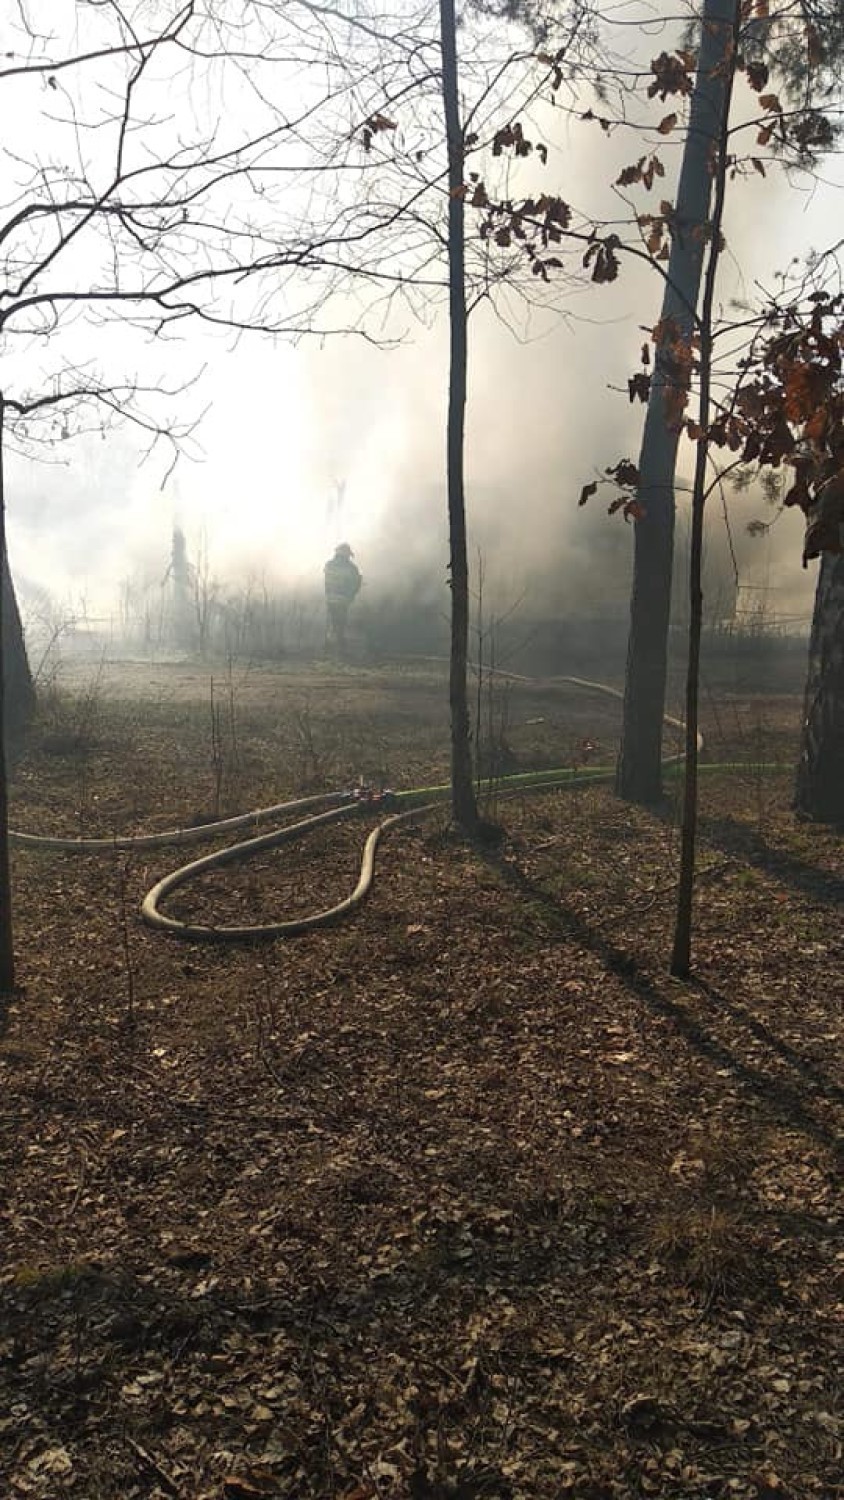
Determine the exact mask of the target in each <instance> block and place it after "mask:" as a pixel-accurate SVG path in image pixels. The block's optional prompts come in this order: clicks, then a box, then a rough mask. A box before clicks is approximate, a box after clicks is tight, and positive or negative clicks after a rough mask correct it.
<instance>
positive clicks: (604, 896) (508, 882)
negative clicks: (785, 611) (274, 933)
mask: <svg viewBox="0 0 844 1500" xmlns="http://www.w3.org/2000/svg"><path fill="white" fill-rule="evenodd" d="M118 688H119V690H120V692H121V693H122V694H123V695H124V696H121V697H117V696H115V694H116V692H117V690H118ZM214 694H215V703H216V705H217V711H216V714H212V711H211V703H210V693H209V683H208V675H207V674H206V673H204V672H200V671H193V672H192V673H188V672H187V671H186V670H184V669H177V668H170V669H167V670H166V671H164V670H158V671H153V670H152V669H149V668H141V667H136V668H134V678H133V680H131V681H130V682H129V683H128V686H127V685H126V682H125V679H124V682H123V686H120V683H119V681H118V679H116V678H112V676H111V675H110V673H106V674H104V675H103V676H101V677H99V676H96V674H95V675H94V676H93V677H91V678H89V680H88V681H87V683H86V682H85V681H82V682H80V683H79V684H77V685H76V686H75V687H74V688H73V689H72V690H70V691H68V690H65V691H64V692H62V693H54V694H53V695H52V696H48V700H47V702H46V703H45V705H44V707H43V713H42V722H41V724H40V727H39V733H38V736H37V739H36V742H35V744H34V745H33V748H32V750H31V752H30V753H29V754H28V756H27V759H26V760H25V761H24V762H23V764H21V766H20V767H19V769H18V772H17V776H16V782H15V787H14V797H13V821H14V823H15V824H16V825H17V826H19V827H26V828H30V829H36V828H37V829H38V830H39V831H45V832H47V831H49V832H68V833H76V832H78V831H80V830H81V831H82V832H83V833H89V834H103V833H106V834H108V833H111V832H115V831H119V832H125V831H130V830H132V829H137V828H141V827H143V828H149V829H152V828H161V827H167V826H172V825H173V824H177V823H180V822H186V821H190V820H192V819H195V818H202V817H208V816H210V815H211V814H212V813H214V812H215V811H217V810H218V809H219V810H220V811H222V812H225V811H232V810H243V809H246V808H248V807H250V806H254V805H257V804H260V803H266V802H269V801H275V800H278V798H279V797H281V796H283V795H284V794H285V793H288V792H290V793H292V792H294V791H298V790H303V789H313V788H315V787H317V786H319V785H320V784H322V785H336V784H337V783H338V781H339V782H342V781H343V780H345V779H347V778H350V777H352V776H353V775H356V774H357V773H363V774H364V775H366V776H370V777H375V778H377V777H380V776H382V775H383V776H384V777H385V778H386V779H387V780H389V781H390V782H391V783H392V784H393V785H396V786H399V785H416V784H419V783H425V782H430V781H435V782H436V781H440V780H442V779H443V774H444V772H445V769H446V766H445V758H444V757H445V746H446V729H445V722H444V714H443V703H442V696H443V695H442V687H441V683H440V682H439V681H438V679H437V677H436V674H435V672H434V670H433V669H431V670H429V671H428V672H425V671H422V670H416V671H412V672H411V671H407V672H404V673H399V672H393V673H387V672H375V671H370V672H358V673H351V672H349V673H344V672H332V671H330V670H328V669H324V670H322V671H320V672H314V673H311V674H309V675H305V674H302V673H298V674H297V673H294V672H281V671H278V670H273V671H272V672H270V671H269V670H263V671H254V672H250V673H245V672H244V673H241V672H238V671H235V672H234V673H233V674H232V675H231V676H230V677H229V676H227V674H225V673H222V674H221V675H220V678H219V679H218V680H217V681H215V688H214ZM488 708H489V711H490V712H491V714H492V718H493V720H494V726H497V727H496V729H495V736H494V737H497V742H498V743H499V745H500V746H501V745H503V747H504V748H506V751H507V756H508V757H509V762H508V763H509V764H510V765H511V766H512V767H514V768H524V767H527V766H529V765H536V764H538V765H543V764H544V765H547V764H552V763H553V761H554V758H555V757H556V759H557V760H560V759H562V760H566V759H569V758H570V756H571V755H572V754H574V755H575V757H576V756H578V755H580V754H582V753H583V752H582V750H581V749H580V748H579V747H580V746H581V745H582V741H583V740H585V739H587V738H588V739H590V740H592V741H597V742H600V744H601V745H602V746H603V747H604V749H603V757H604V758H606V759H610V758H611V754H610V752H611V748H612V743H613V738H614V735H615V733H616V732H617V721H616V717H615V713H616V711H615V709H614V707H613V705H612V704H611V703H610V702H609V700H602V699H598V698H592V697H588V698H584V697H579V698H578V697H575V695H573V694H571V693H569V694H559V693H556V694H551V693H550V692H549V691H542V690H540V689H537V690H535V691H530V692H529V691H528V690H527V689H524V688H520V689H518V690H517V691H513V692H512V693H511V694H510V696H509V699H508V701H507V702H506V703H504V702H503V701H502V700H501V699H500V698H499V699H498V700H496V702H495V703H493V704H490V705H488ZM797 711H798V710H797V706H796V704H795V702H794V701H793V700H777V701H773V700H771V701H769V702H767V703H764V704H763V703H756V704H753V703H751V702H750V701H745V702H738V701H735V702H733V703H730V702H728V701H725V700H723V699H722V700H720V701H718V702H715V701H714V700H713V701H712V703H711V704H710V712H709V731H710V748H711V753H712V755H713V756H714V757H715V758H717V759H730V760H733V759H741V760H743V761H745V762H747V764H746V767H745V769H743V770H741V771H732V772H730V773H725V772H717V771H716V772H712V773H710V774H709V775H707V777H706V778H705V781H704V810H703V832H704V843H703V847H702V851H701V872H702V873H701V881H700V894H699V903H698V908H699V909H698V920H699V937H698V942H697V959H698V978H697V980H696V982H695V983H694V984H692V985H679V984H677V983H674V982H671V981H669V979H668V978H667V977H666V973H665V968H666V962H665V952H666V942H667V937H668V934H669V931H670V922H671V903H672V894H673V879H674V870H675V864H676V849H677V834H676V829H675V827H674V823H673V818H672V814H671V810H670V809H668V810H667V812H666V816H665V818H664V819H662V820H660V819H656V818H651V817H648V816H646V815H645V814H643V813H640V812H637V811H631V810H630V809H629V808H626V807H624V806H622V805H620V804H618V803H617V802H616V801H615V800H614V799H613V797H612V795H611V793H610V792H609V791H608V790H606V789H603V788H597V787H596V788H592V789H588V790H583V791H579V792H569V793H567V794H545V795H543V796H541V797H524V798H518V799H515V800H512V801H508V802H506V803H501V804H500V805H499V807H498V816H499V818H500V819H501V820H502V821H503V822H504V823H505V825H506V837H505V839H504V840H503V842H502V843H501V844H500V846H499V847H497V848H496V849H495V850H494V851H487V852H485V853H484V852H476V851H473V850H471V849H469V848H467V847H466V846H465V845H462V844H460V843H459V842H457V841H455V840H454V839H453V838H452V837H451V836H450V835H449V833H448V830H447V829H446V828H445V826H444V823H443V821H442V819H439V820H435V821H434V822H428V823H424V824H420V825H418V826H415V827H412V828H410V829H406V830H405V831H403V832H402V833H401V834H397V835H396V836H395V837H393V838H390V839H388V840H387V841H386V843H385V844H384V846H383V851H382V854H381V856H380V863H379V874H378V878H377V881H376V886H375V890H374V893H373V896H372V897H371V899H370V901H369V903H368V904H367V905H366V907H365V908H363V909H362V911H361V912H360V913H359V915H358V916H357V918H356V919H355V920H354V921H352V922H350V923H348V924H346V925H344V926H342V927H339V928H336V929H334V930H330V931H325V932H318V933H314V934H312V935H311V936H308V937H306V938H301V939H298V940H296V941H294V942H289V943H287V944H269V945H268V944H265V945H253V946H251V947H250V946H238V947H217V946H201V947H192V946H187V945H184V944H180V943H178V942H174V941H172V940H168V939H166V938H164V937H160V936H157V935H154V934H153V933H151V932H149V931H147V930H146V929H145V928H143V927H142V926H141V925H140V923H139V921H138V918H137V916H136V912H137V906H138V902H139V900H140V897H141V896H142V894H143V892H144V891H145V889H146V888H147V887H148V886H149V885H150V884H151V883H152V881H153V880H154V879H156V878H157V877H158V876H159V875H160V874H162V873H163V872H164V871H165V870H166V869H167V868H169V867H170V866H171V865H172V863H175V862H179V856H178V853H174V854H173V855H172V857H171V856H170V855H169V853H167V852H166V851H165V852H164V853H162V852H157V853H155V854H153V855H150V854H146V855H142V854H137V855H135V856H133V857H132V858H128V859H127V858H123V857H117V856H112V857H102V856H101V857H99V858H93V857H89V856H85V857H79V856H74V857H69V856H56V855H49V856H47V855H37V854H33V853H30V852H26V853H24V852H22V851H20V852H18V853H17V854H16V855H15V897H16V903H17V913H18V950H19V956H20V973H21V982H22V988H21V993H20V995H19V996H18V997H17V998H16V1000H15V1003H14V1004H13V1006H12V1008H11V1011H10V1013H9V1016H8V1023H7V1025H6V1028H5V1031H4V1033H3V1035H2V1038H0V1078H2V1096H0V1097H2V1103H0V1119H2V1132H3V1136H2V1144H3V1155H4V1171H3V1181H4V1183H5V1185H6V1192H5V1201H4V1203H3V1208H2V1233H3V1257H2V1271H0V1298H2V1325H0V1453H2V1456H0V1475H2V1480H1V1481H0V1489H1V1490H2V1493H3V1494H4V1495H6V1494H8V1495H10V1496H12V1497H14V1500H20V1497H26V1496H33V1497H39V1500H64V1497H65V1496H67V1497H71V1500H118V1497H119V1500H141V1497H144V1500H153V1497H157V1500H163V1497H180V1500H212V1497H213V1500H253V1497H263V1496H278V1497H284V1500H328V1497H330V1500H376V1497H378V1496H382V1497H384V1500H405V1497H408V1500H482V1497H489V1500H504V1497H511V1500H528V1497H543V1500H552V1497H558V1496H572V1497H574V1500H627V1497H631V1496H654V1497H663V1500H677V1497H686V1496H689V1497H696V1500H716V1497H717V1500H721V1497H723V1500H733V1497H736V1500H751V1497H752V1500H802V1497H810V1496H811V1497H818V1500H832V1497H833V1496H835V1495H838V1494H841V1493H842V1490H841V1488H840V1474H841V1472H842V1463H841V1459H842V1432H841V1423H840V1413H839V1412H838V1411H837V1409H836V1388H835V1369H836V1355H837V1354H840V1331H841V1324H840V1313H841V1304H840V1301H837V1296H838V1291H837V1289H836V1280H835V1271H836V1265H837V1266H838V1267H839V1269H840V1265H841V1241H840V1225H841V1219H840V1207H841V1205H840V1199H838V1198H836V1175H835V1171H836V1157H835V1148H836V1127H837V1125H838V1124H839V1123H840V1117H841V1107H842V1103H844V1088H842V1081H841V1078H840V1075H839V1076H838V1081H837V1082H836V1068H837V1066H838V1044H839V1042H840V1031H839V1025H840V1003H841V998H842V980H841V970H842V963H841V961H842V947H844V944H843V943H842V935H841V897H842V893H844V859H842V849H841V842H840V838H837V837H836V836H835V835H833V834H831V833H828V832H823V831H819V830H811V829H805V828H800V827H797V826H795V824H794V822H793V820H792V819H791V817H790V814H789V812H788V793H789V780H788V777H787V776H786V775H785V774H784V773H783V774H775V773H770V772H762V771H760V770H758V769H756V766H757V763H759V762H761V761H765V762H767V761H770V760H777V759H783V760H787V759H789V758H790V757H792V756H793V753H794V728H795V723H796V719H797ZM212 724H213V733H212ZM361 833H362V829H361V827H360V825H343V826H341V827H338V828H336V829H335V830H334V831H333V832H331V833H330V834H329V833H328V832H326V833H324V834H323V835H321V837H320V838H319V839H318V840H314V841H313V842H312V843H311V844H309V845H308V846H306V847H304V848H301V849H298V850H284V851H280V852H279V854H278V856H277V857H276V858H275V859H272V858H267V859H266V860H264V861H263V862H262V864H261V865H260V866H243V867H238V868H236V869H231V870H229V871H228V872H227V873H226V874H225V875H221V876H218V877H215V878H214V879H213V880H212V879H211V878H210V877H209V878H208V880H207V882H206V883H205V885H204V887H202V888H201V887H199V886H196V887H194V888H189V889H187V890H185V891H184V892H183V893H180V899H181V903H182V905H181V908H180V909H182V910H184V911H185V912H186V913H187V912H193V911H198V910H202V912H203V915H204V918H205V919H206V920H208V919H209V918H210V919H215V918H216V920H219V921H231V920H235V919H240V918H241V917H242V916H243V915H244V914H247V913H252V914H253V915H255V916H257V917H260V916H262V915H265V916H270V915H272V916H275V915H279V914H283V913H284V912H289V911H293V910H295V909H297V908H298V909H308V908H313V907H316V906H318V905H321V904H323V902H324V901H325V900H326V899H328V898H331V897H335V898H336V896H338V895H340V894H343V893H344V892H345V890H346V889H347V888H348V886H349V885H350V884H351V883H352V879H353V874H354V869H355V864H356V851H357V848H358V844H359V841H360V837H361Z"/></svg>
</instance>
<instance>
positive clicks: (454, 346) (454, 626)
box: [440, 0, 478, 832]
mask: <svg viewBox="0 0 844 1500" xmlns="http://www.w3.org/2000/svg"><path fill="white" fill-rule="evenodd" d="M440 41H441V47H442V65H443V74H442V88H443V111H444V115H445V129H446V143H447V147H448V307H449V330H450V363H449V383H448V428H447V436H446V459H447V487H448V537H449V571H450V583H451V658H450V671H449V707H450V711H451V809H452V814H453V816H454V820H455V822H456V823H458V824H459V825H460V827H462V828H465V829H466V830H467V831H468V832H474V831H476V829H477V826H478V806H477V802H476V800H475V785H474V779H473V776H472V741H471V728H470V717H469V689H468V658H469V558H468V550H467V545H466V492H465V483H464V451H465V429H466V376H467V363H468V356H467V347H468V340H467V321H468V318H467V309H466V265H465V224H464V217H465V211H464V204H463V189H464V171H463V167H464V141H463V128H462V125H461V122H460V94H459V87H458V71H457V29H456V25H455V14H454V0H440Z"/></svg>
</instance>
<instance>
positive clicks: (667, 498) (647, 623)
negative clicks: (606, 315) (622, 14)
mask: <svg viewBox="0 0 844 1500" xmlns="http://www.w3.org/2000/svg"><path fill="white" fill-rule="evenodd" d="M734 12H735V3H734V0H706V3H705V4H704V6H703V15H702V20H701V44H700V54H699V57H698V70H697V79H696V82H695V90H694V94H693V95H692V101H691V106H690V110H689V125H688V131H687V134H686V143H685V147H684V150H683V165H682V168H681V171H680V181H679V184H678V188H677V205H676V214H675V218H674V221H673V229H674V233H673V238H672V241H671V255H670V259H669V262H668V281H667V283H666V289H665V296H664V299H663V304H662V318H663V320H664V319H667V318H671V319H673V321H674V323H675V324H676V325H677V327H678V328H679V330H680V332H681V333H682V334H683V335H684V336H685V337H686V338H688V337H689V336H690V335H691V332H692V329H693V326H694V320H695V311H696V308H697V300H698V294H699V291H700V281H701V272H702V267H703V254H704V250H705V247H706V233H705V227H706V224H707V221H708V218H709V204H710V198H711V193H712V182H713V176H712V158H713V152H714V150H715V147H716V143H717V140H718V136H719V130H720V126H721V121H722V118H723V114H724V101H725V88H726V81H727V70H726V69H725V68H724V67H723V64H724V61H725V58H726V56H727V51H728V47H729V43H730V40H731V37H732V23H733V16H734ZM671 383H672V377H671V374H670V372H669V371H667V370H666V367H665V360H664V357H663V355H662V354H661V353H660V350H659V349H657V353H656V358H655V361H654V371H653V378H652V381H651V389H650V396H649V400H648V410H647V414H646V417H645V428H644V433H643V435H642V446H641V451H640V456H639V475H640V482H639V490H638V500H639V503H640V505H641V506H642V509H643V510H644V512H645V514H644V516H643V517H642V518H641V519H640V520H638V521H636V522H634V563H633V591H632V596H631V601H630V634H629V638H628V648H627V673H626V677H625V689H624V720H623V728H622V742H621V754H620V756H619V762H618V770H617V776H616V790H617V791H618V793H619V795H620V796H622V797H625V798H626V799H627V800H628V801H629V802H643V803H653V802H657V801H659V799H660V797H661V796H662V729H663V716H664V713H665V684H666V675H667V668H668V631H669V616H670V610H671V573H672V567H673V561H674V509H675V506H674V473H675V468H676V464H677V447H678V443H679V433H678V432H677V431H676V430H674V429H673V428H671V427H669V425H668V420H667V415H666V393H667V388H669V387H670V385H671Z"/></svg>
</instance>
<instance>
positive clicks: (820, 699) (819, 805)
mask: <svg viewBox="0 0 844 1500" xmlns="http://www.w3.org/2000/svg"><path fill="white" fill-rule="evenodd" d="M794 805H795V809H796V811H797V812H798V813H799V814H800V815H801V816H802V817H804V818H810V819H812V821H813V822H817V823H834V824H838V825H840V826H844V554H842V553H832V552H825V553H824V554H823V556H822V558H821V563H820V571H819V573H818V586H817V591H816V593H815V611H814V616H813V619H812V635H811V639H810V643H809V671H808V676H807V678H806V698H805V712H804V717H803V737H802V742H801V747H800V763H799V765H798V768H797V785H796V790H795V799H794Z"/></svg>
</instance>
